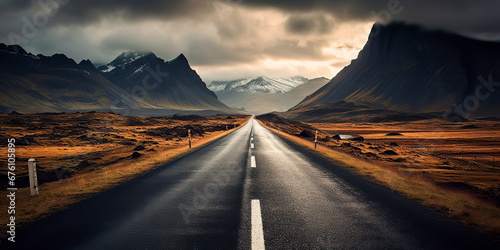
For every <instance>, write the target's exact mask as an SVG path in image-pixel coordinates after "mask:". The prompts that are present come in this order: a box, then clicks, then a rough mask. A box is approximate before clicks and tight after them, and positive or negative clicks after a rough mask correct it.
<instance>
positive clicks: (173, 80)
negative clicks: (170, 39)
mask: <svg viewBox="0 0 500 250" xmlns="http://www.w3.org/2000/svg"><path fill="white" fill-rule="evenodd" d="M98 69H99V70H100V71H101V73H102V74H103V75H104V76H105V77H106V78H107V79H108V80H110V81H111V82H113V83H114V84H116V85H117V86H119V87H121V88H123V89H124V90H125V91H127V92H129V93H132V94H133V95H139V96H140V98H141V99H143V100H144V101H145V102H147V103H150V104H152V105H155V106H159V107H165V108H170V109H180V110H213V111H224V112H232V111H231V110H230V109H229V108H228V107H227V106H226V105H224V104H223V103H221V102H220V101H219V100H218V99H217V96H216V95H215V93H214V92H212V91H210V90H209V89H207V86H206V84H205V83H204V82H203V81H202V80H201V78H200V77H199V76H198V74H197V73H196V71H194V70H192V69H191V67H190V66H189V63H188V61H187V59H186V57H185V56H184V55H183V54H180V55H179V56H178V57H176V58H174V59H172V60H170V61H164V60H163V59H161V58H159V57H157V56H156V55H155V54H154V53H152V52H134V51H132V52H125V53H122V54H121V55H119V56H118V57H117V58H116V59H114V60H113V61H112V62H110V63H108V64H107V65H104V66H101V67H99V68H98Z"/></svg>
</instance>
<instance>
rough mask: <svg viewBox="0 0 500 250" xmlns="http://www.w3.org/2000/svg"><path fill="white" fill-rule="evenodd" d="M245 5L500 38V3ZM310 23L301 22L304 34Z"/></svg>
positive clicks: (401, 0)
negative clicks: (407, 23)
mask: <svg viewBox="0 0 500 250" xmlns="http://www.w3.org/2000/svg"><path fill="white" fill-rule="evenodd" d="M242 3H243V4H244V5H247V6H253V7H258V8H262V7H273V8H277V9H281V10H284V11H290V12H292V13H303V12H311V11H321V12H328V13H330V14H332V15H333V16H334V17H335V18H336V19H337V20H339V21H348V20H374V21H380V22H387V21H394V20H399V21H406V22H410V23H416V24H420V25H423V26H425V27H428V28H432V29H444V30H450V31H454V32H458V33H462V34H466V35H472V36H479V37H484V38H487V37H486V36H491V37H496V38H497V39H499V38H500V35H499V34H500V15H498V13H499V10H500V1H498V0H477V1H469V0H455V1H450V0H308V1H302V0H287V1H283V0H245V1H243V2H242ZM307 25H310V23H307V22H297V23H296V26H297V28H298V30H299V31H300V29H301V28H304V29H305V28H306V26H307Z"/></svg>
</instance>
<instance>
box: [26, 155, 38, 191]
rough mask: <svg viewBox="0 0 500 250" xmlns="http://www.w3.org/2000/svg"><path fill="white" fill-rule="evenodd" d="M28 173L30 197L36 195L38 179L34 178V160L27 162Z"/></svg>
mask: <svg viewBox="0 0 500 250" xmlns="http://www.w3.org/2000/svg"><path fill="white" fill-rule="evenodd" d="M28 172H29V177H30V190H31V196H35V195H38V178H37V177H36V161H35V159H34V158H31V159H29V160H28Z"/></svg>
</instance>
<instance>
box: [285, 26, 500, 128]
mask: <svg viewBox="0 0 500 250" xmlns="http://www.w3.org/2000/svg"><path fill="white" fill-rule="evenodd" d="M498 82H500V43H495V42H485V41H477V40H473V39H469V38H465V37H462V36H459V35H455V34H450V33H446V32H441V31H428V30H425V29H423V28H420V27H418V26H414V25H407V24H404V23H391V24H388V25H381V24H375V25H374V27H373V29H372V33H371V35H370V38H369V39H368V42H367V43H366V45H365V46H364V48H363V50H362V51H361V52H360V53H359V56H358V58H357V59H356V60H353V61H352V63H351V64H350V65H349V66H347V67H345V68H344V69H343V70H342V71H340V72H339V73H338V74H337V75H336V76H335V77H334V78H333V79H332V80H331V81H330V82H329V83H328V84H326V85H325V86H323V87H322V88H320V89H319V90H317V91H316V92H314V93H313V94H311V95H309V96H308V97H307V98H305V99H304V100H303V101H302V102H300V103H299V104H298V105H296V106H295V107H293V108H292V109H290V111H289V112H287V113H286V114H285V116H287V117H289V118H296V119H300V120H306V121H324V120H328V121H332V120H333V121H335V120H336V121H346V120H349V119H351V120H357V121H363V120H367V119H368V120H369V119H372V118H374V119H378V120H387V119H385V118H384V116H386V117H393V118H394V119H395V120H398V119H399V120H408V119H413V118H412V117H414V116H409V115H407V114H410V113H420V114H421V113H427V114H433V115H437V116H439V117H441V118H442V117H443V116H446V117H447V118H452V117H454V116H457V117H458V116H462V117H471V118H480V117H500V86H498V85H500V83H498ZM349 103H351V104H349ZM338 108H341V111H340V110H339V109H338ZM384 110H386V111H388V112H385V113H384V112H383V111H384ZM374 114H377V115H376V116H377V117H374ZM417 116H418V117H421V116H420V115H417ZM364 118H366V119H364ZM414 118H415V117H414Z"/></svg>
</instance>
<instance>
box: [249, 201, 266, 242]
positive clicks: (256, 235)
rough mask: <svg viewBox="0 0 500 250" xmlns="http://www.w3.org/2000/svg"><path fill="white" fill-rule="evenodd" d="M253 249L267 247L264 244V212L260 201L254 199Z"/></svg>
mask: <svg viewBox="0 0 500 250" xmlns="http://www.w3.org/2000/svg"><path fill="white" fill-rule="evenodd" d="M251 209H252V250H257V249H259V250H260V249H266V247H265V245H264V231H263V229H262V214H261V212H260V201H259V200H252V208H251Z"/></svg>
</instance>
